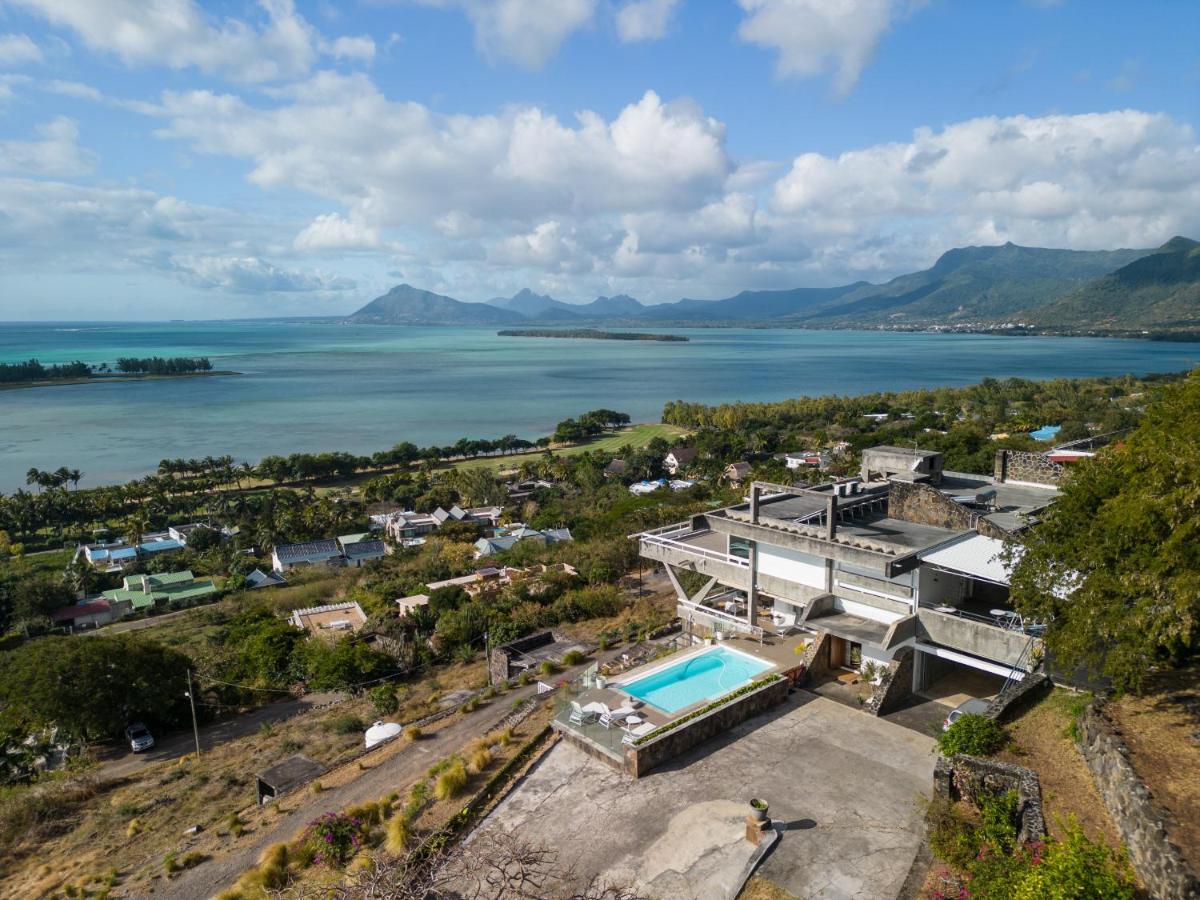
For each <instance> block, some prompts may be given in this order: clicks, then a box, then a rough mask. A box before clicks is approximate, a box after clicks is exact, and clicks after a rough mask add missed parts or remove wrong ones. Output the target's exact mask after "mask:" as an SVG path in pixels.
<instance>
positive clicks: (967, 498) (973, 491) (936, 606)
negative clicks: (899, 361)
mask: <svg viewBox="0 0 1200 900" xmlns="http://www.w3.org/2000/svg"><path fill="white" fill-rule="evenodd" d="M1033 455H1034V454H1030V456H1033ZM863 458H864V464H863V474H864V476H866V475H870V476H871V480H867V479H866V478H865V477H864V479H863V480H855V481H845V482H840V483H837V484H826V485H820V486H817V487H813V488H806V487H794V486H788V485H777V484H768V483H762V482H753V483H752V484H751V489H750V496H749V499H748V501H747V502H744V503H741V504H738V505H736V506H732V507H729V508H727V509H722V510H717V511H714V512H710V513H704V514H700V515H696V516H693V517H692V518H691V519H690V520H688V521H686V522H681V523H677V524H676V525H673V526H668V527H666V528H662V529H657V530H655V531H651V532H646V533H644V534H642V535H640V536H639V538H640V552H641V554H642V556H643V557H645V558H647V559H652V560H656V561H659V562H662V563H663V564H664V565H665V567H666V570H667V574H668V576H669V577H670V579H671V581H672V583H673V584H674V586H675V589H676V593H677V609H678V613H679V615H680V617H681V618H682V619H683V620H684V622H685V624H686V625H687V627H688V629H689V630H690V631H692V632H693V633H694V634H704V633H706V632H708V633H711V632H712V631H714V630H715V631H725V632H729V633H742V634H746V633H749V634H762V633H763V631H772V632H777V631H781V630H783V631H786V630H790V629H793V628H799V629H803V630H807V631H811V632H814V633H816V634H818V635H826V636H827V639H826V640H825V642H824V643H823V644H822V646H823V647H824V648H825V652H826V653H827V654H828V658H827V663H828V665H829V666H830V667H832V668H834V669H837V668H842V667H848V668H854V669H858V668H861V667H862V666H864V665H865V664H866V663H868V662H873V663H876V664H879V665H884V666H890V667H892V668H893V669H897V670H902V671H901V674H900V675H899V677H900V678H901V679H902V680H905V681H906V686H907V687H908V688H909V689H911V690H913V691H921V690H925V689H927V688H929V687H930V686H931V685H932V684H933V683H934V682H936V681H939V680H940V679H942V678H946V677H952V676H955V675H956V673H961V672H962V671H965V670H969V671H972V672H975V673H983V674H985V675H987V676H990V677H992V678H995V679H996V681H997V684H999V683H1001V682H1004V681H1005V680H1006V679H1011V680H1019V679H1020V678H1022V677H1024V674H1025V673H1026V672H1028V671H1029V670H1030V669H1031V668H1032V667H1033V665H1034V664H1035V661H1036V659H1037V657H1038V655H1039V653H1040V650H1039V643H1040V642H1039V640H1038V635H1039V634H1040V630H1039V626H1038V625H1037V624H1036V623H1028V622H1024V621H1022V620H1021V619H1020V617H1019V616H1017V615H1016V613H1014V612H1013V611H1012V609H1011V604H1010V603H1009V601H1008V588H1007V578H1008V572H1007V569H1006V567H1005V564H1004V562H1003V559H1002V557H1001V555H1000V551H1001V550H1002V549H1003V546H1004V541H1005V539H1006V538H1008V537H1010V536H1011V535H1012V534H1013V533H1015V532H1016V531H1019V530H1021V529H1022V528H1025V527H1026V526H1027V525H1028V524H1029V523H1030V522H1031V521H1035V520H1036V516H1037V514H1038V513H1039V512H1040V511H1041V510H1043V509H1044V508H1045V507H1046V506H1048V505H1049V504H1050V503H1051V502H1053V500H1054V498H1055V497H1056V496H1057V489H1056V486H1055V479H1054V475H1053V472H1050V474H1048V475H1044V476H1041V477H1042V480H1041V481H1038V482H1034V481H1030V480H1023V481H1012V480H1009V479H1007V478H1006V477H1005V475H1004V474H998V475H995V476H981V475H970V474H964V473H954V472H945V471H943V466H942V458H941V455H940V454H936V453H931V452H929V451H909V450H905V449H903V448H894V447H879V448H872V450H868V451H866V452H865V453H864V455H863ZM1018 467H1020V468H1021V474H1022V475H1024V476H1025V477H1026V478H1031V477H1033V476H1032V475H1030V471H1031V470H1032V466H1031V465H1029V464H1027V461H1025V460H1014V459H1011V458H1010V459H1008V460H1007V470H1008V471H1011V470H1013V469H1015V468H1018ZM1002 468H1003V467H1002V465H1001V461H1000V459H998V460H997V470H998V471H999V470H1001V469H1002ZM884 472H887V473H888V474H887V475H884V474H883V473H884ZM880 476H883V477H880ZM934 479H936V483H934ZM681 571H693V572H698V573H700V574H702V575H705V576H707V581H706V582H705V583H704V584H703V585H702V586H701V587H700V588H699V589H698V590H695V591H692V592H691V593H689V592H688V591H685V590H684V588H683V587H682V585H681V580H680V579H679V577H678V574H679V572H681ZM902 664H903V665H902Z"/></svg>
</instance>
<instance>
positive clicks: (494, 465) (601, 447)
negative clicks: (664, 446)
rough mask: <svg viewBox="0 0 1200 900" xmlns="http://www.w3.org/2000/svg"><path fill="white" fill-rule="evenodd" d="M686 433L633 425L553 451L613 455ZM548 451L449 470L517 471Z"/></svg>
mask: <svg viewBox="0 0 1200 900" xmlns="http://www.w3.org/2000/svg"><path fill="white" fill-rule="evenodd" d="M684 434H687V429H686V428H680V427H679V426H677V425H663V424H662V423H654V424H644V425H630V426H629V427H628V428H622V429H620V430H619V431H614V432H611V433H609V434H604V435H601V436H600V437H598V438H596V439H595V440H591V441H587V442H586V443H583V444H576V445H575V446H573V447H564V448H562V449H561V450H558V449H556V450H552V451H551V452H552V453H554V455H555V456H575V455H577V454H580V453H583V452H585V451H588V450H591V451H600V452H604V453H612V452H614V451H616V450H618V449H620V448H621V447H624V446H625V445H626V444H628V445H629V446H631V447H644V446H646V444H648V443H650V442H651V441H652V440H654V439H655V438H658V437H660V438H663V439H664V440H667V441H673V440H675V438H677V437H680V436H681V435H684ZM543 452H545V451H542V450H534V451H531V452H529V453H514V454H512V455H511V456H486V457H479V458H478V459H466V460H463V461H462V462H456V463H452V464H451V465H450V466H449V468H454V469H479V468H489V469H504V468H516V467H517V466H519V465H521V463H523V462H525V461H526V460H534V459H537V458H539V457H540V456H541V455H542V453H543Z"/></svg>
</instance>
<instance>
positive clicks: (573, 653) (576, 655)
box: [562, 650, 583, 666]
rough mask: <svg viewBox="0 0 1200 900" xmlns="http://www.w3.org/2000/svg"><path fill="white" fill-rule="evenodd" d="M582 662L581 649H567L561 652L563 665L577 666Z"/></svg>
mask: <svg viewBox="0 0 1200 900" xmlns="http://www.w3.org/2000/svg"><path fill="white" fill-rule="evenodd" d="M581 662H583V651H582V650H568V651H567V652H566V653H564V654H563V658H562V664H563V665H564V666H577V665H579V664H580V663H581Z"/></svg>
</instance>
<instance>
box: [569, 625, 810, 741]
mask: <svg viewBox="0 0 1200 900" xmlns="http://www.w3.org/2000/svg"><path fill="white" fill-rule="evenodd" d="M811 639H812V636H811V635H793V636H789V637H772V638H769V639H767V640H764V641H763V642H761V643H760V642H758V641H756V640H752V639H750V638H740V637H739V638H730V639H727V640H724V641H720V642H718V643H716V644H713V645H711V646H697V647H691V648H688V649H687V650H682V651H679V652H678V653H673V654H671V655H670V656H666V657H663V658H662V659H656V660H652V661H651V662H648V663H646V664H645V665H642V666H638V667H637V668H634V669H630V670H629V671H628V672H622V673H621V676H620V679H619V681H618V680H609V681H608V683H607V684H606V685H605V686H604V687H589V688H586V689H584V690H583V691H581V692H579V693H577V694H575V695H574V696H570V697H565V698H564V702H563V703H562V707H561V708H560V709H559V710H558V712H557V713H556V714H555V716H554V720H553V727H554V728H555V729H556V730H557V731H559V732H562V733H564V734H565V735H566V736H569V737H573V738H576V739H577V740H578V741H579V742H580V743H581V744H584V745H587V746H588V747H590V748H591V749H592V750H593V751H594V752H595V751H598V752H599V754H600V755H602V756H605V757H608V758H609V759H611V760H613V761H614V762H622V761H623V749H622V748H623V742H624V740H625V738H626V736H627V735H628V733H629V731H628V728H626V727H623V726H622V725H620V724H617V723H614V724H613V725H612V726H611V727H605V726H604V725H601V724H600V723H599V721H597V720H595V719H591V720H588V721H586V722H584V723H583V724H578V723H571V722H570V717H571V707H570V704H569V702H567V701H569V700H574V701H575V702H577V703H579V705H580V706H587V705H588V704H590V703H602V704H604V705H605V706H607V707H608V708H609V709H619V708H621V707H622V706H633V707H635V709H636V713H635V714H636V715H637V716H638V717H639V718H640V719H641V721H642V722H645V723H649V724H650V725H653V726H654V727H655V728H661V727H662V726H664V725H668V724H670V723H671V722H673V721H675V720H676V719H681V718H683V717H685V716H688V715H690V714H692V713H694V712H695V711H697V710H699V709H702V708H703V707H705V706H706V705H708V704H709V703H710V702H712V699H714V698H705V699H703V700H701V701H698V702H696V703H693V704H690V705H688V706H684V707H681V708H680V709H677V710H675V711H673V712H667V711H666V710H662V709H659V708H658V707H656V706H654V705H653V704H651V703H647V702H645V701H642V700H639V699H637V698H636V697H633V696H631V695H630V694H627V693H625V692H624V691H622V690H621V685H622V684H630V683H632V682H635V681H638V680H640V679H642V678H645V677H646V676H647V675H652V674H654V673H655V672H657V671H661V670H662V669H665V668H668V667H670V666H674V665H678V664H679V663H680V662H681V661H683V660H686V659H690V658H692V657H695V656H700V655H701V654H703V653H705V652H707V651H711V650H712V647H714V646H722V645H724V646H727V647H728V648H729V649H731V650H737V651H739V652H741V653H745V654H746V655H748V656H752V657H754V658H755V659H758V660H761V661H762V662H765V663H768V664H769V668H766V669H763V670H762V671H761V672H759V673H756V674H755V675H754V677H753V678H751V679H749V680H750V681H754V680H759V679H762V678H764V677H766V676H768V675H771V674H783V673H786V672H788V671H790V670H792V669H794V668H796V666H797V665H799V662H800V657H799V653H798V651H797V648H800V650H803V648H804V646H806V645H807V642H808V641H809V640H811ZM736 689H737V688H734V690H736Z"/></svg>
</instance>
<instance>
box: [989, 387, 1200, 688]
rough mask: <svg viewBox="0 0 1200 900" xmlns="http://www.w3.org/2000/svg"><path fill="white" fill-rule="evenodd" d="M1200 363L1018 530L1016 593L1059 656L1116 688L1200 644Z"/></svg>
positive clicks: (1134, 683) (1184, 655)
mask: <svg viewBox="0 0 1200 900" xmlns="http://www.w3.org/2000/svg"><path fill="white" fill-rule="evenodd" d="M1198 486H1200V372H1196V373H1193V374H1192V375H1191V376H1190V377H1188V378H1186V379H1184V380H1183V381H1182V382H1180V383H1178V384H1173V385H1169V386H1167V387H1165V388H1164V389H1162V390H1161V391H1160V392H1159V393H1158V394H1157V397H1156V400H1155V402H1153V403H1151V404H1150V405H1149V406H1148V407H1147V409H1146V413H1145V416H1144V417H1143V418H1142V420H1141V423H1140V424H1139V425H1138V426H1137V427H1136V428H1135V429H1134V430H1133V431H1132V432H1131V433H1130V434H1129V436H1128V437H1127V439H1126V440H1125V441H1123V442H1122V443H1121V444H1119V445H1118V446H1116V447H1113V448H1111V449H1109V450H1108V451H1106V452H1104V453H1101V454H1099V455H1098V456H1097V457H1095V459H1093V460H1090V461H1088V462H1086V463H1083V464H1082V465H1080V466H1079V467H1078V469H1077V470H1076V471H1075V474H1074V476H1073V477H1072V478H1071V479H1070V480H1069V481H1068V482H1067V483H1066V485H1065V486H1064V488H1063V491H1062V495H1061V496H1060V497H1059V498H1058V500H1057V501H1056V502H1055V504H1054V506H1052V507H1051V508H1050V510H1049V511H1048V512H1047V513H1046V515H1045V516H1044V518H1043V521H1042V522H1041V524H1040V525H1038V526H1037V527H1035V528H1033V529H1031V530H1030V531H1028V532H1027V533H1025V534H1024V535H1023V536H1022V541H1021V544H1022V550H1021V556H1020V559H1019V561H1018V562H1017V565H1016V570H1015V572H1014V573H1013V579H1012V592H1013V599H1014V601H1015V602H1016V604H1017V606H1018V608H1019V609H1020V610H1021V611H1022V612H1023V613H1025V614H1027V615H1030V616H1034V617H1036V618H1037V619H1039V620H1041V621H1045V622H1049V623H1050V627H1049V630H1048V631H1047V633H1046V644H1047V646H1048V647H1049V649H1050V650H1051V652H1052V653H1053V654H1054V656H1055V659H1056V661H1057V662H1058V664H1059V665H1061V666H1064V667H1071V666H1075V665H1081V664H1086V665H1088V666H1089V667H1090V668H1091V669H1092V671H1093V672H1102V673H1103V674H1105V675H1107V676H1109V677H1110V678H1112V679H1113V681H1114V683H1115V684H1116V686H1117V687H1119V688H1137V687H1138V686H1139V685H1140V684H1141V683H1142V681H1143V679H1144V678H1145V677H1146V676H1147V675H1148V674H1149V673H1150V672H1151V671H1153V669H1154V668H1155V667H1159V666H1171V665H1178V664H1181V663H1182V662H1184V661H1186V660H1187V659H1189V658H1191V657H1194V656H1195V655H1196V653H1197V651H1198V650H1200V487H1198Z"/></svg>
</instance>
